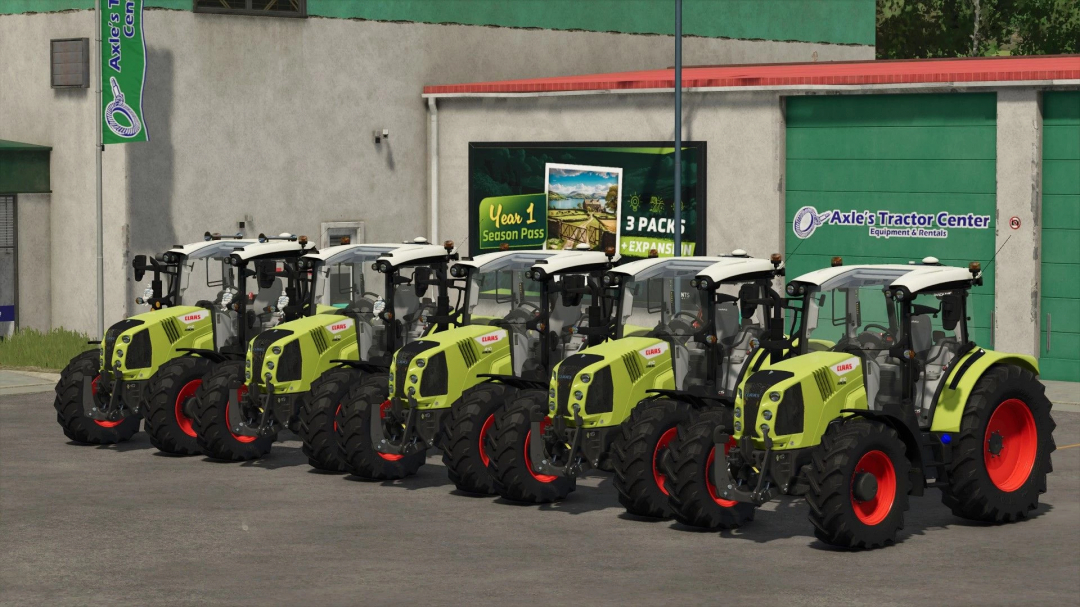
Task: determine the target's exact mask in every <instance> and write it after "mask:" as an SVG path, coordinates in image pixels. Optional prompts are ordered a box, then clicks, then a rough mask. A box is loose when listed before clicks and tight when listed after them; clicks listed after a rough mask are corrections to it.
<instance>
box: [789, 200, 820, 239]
mask: <svg viewBox="0 0 1080 607" xmlns="http://www.w3.org/2000/svg"><path fill="white" fill-rule="evenodd" d="M822 223H823V222H822V221H821V219H820V218H819V217H818V212H817V209H815V208H814V207H803V208H801V209H799V210H798V211H796V212H795V221H793V222H792V223H791V229H792V231H794V232H795V236H798V237H799V238H810V236H811V235H812V234H813V233H814V230H816V229H817V227H818V226H819V225H821V224H822Z"/></svg>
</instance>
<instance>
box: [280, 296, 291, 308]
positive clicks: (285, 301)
mask: <svg viewBox="0 0 1080 607" xmlns="http://www.w3.org/2000/svg"><path fill="white" fill-rule="evenodd" d="M287 305H289V296H288V295H282V296H281V297H278V298H277V309H278V310H284V309H285V306H287Z"/></svg>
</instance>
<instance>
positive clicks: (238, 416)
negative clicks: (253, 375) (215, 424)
mask: <svg viewBox="0 0 1080 607" xmlns="http://www.w3.org/2000/svg"><path fill="white" fill-rule="evenodd" d="M241 385H243V384H238V385H237V386H235V387H232V388H231V389H230V390H229V419H227V420H226V421H227V422H228V424H229V428H231V429H232V433H233V434H235V435H237V436H253V437H256V438H258V437H262V436H269V435H271V434H273V433H274V432H275V430H274V422H275V419H274V418H273V417H271V415H270V412H271V410H272V409H273V406H274V384H272V383H270V382H267V383H266V392H265V393H264V394H262V395H253V394H252V393H251V390H248V391H247V392H245V393H244V401H245V402H243V403H241V402H240V399H239V397H238V396H237V392H238V390H239V388H240V386H241ZM260 398H261V399H262V404H261V405H260V404H259V402H258V400H256V399H260ZM251 410H257V411H260V413H259V421H258V423H257V424H254V425H252V424H249V423H248V421H247V420H248V419H249V418H247V417H246V415H245V414H244V412H245V411H251ZM282 426H285V424H284V423H283V424H282Z"/></svg>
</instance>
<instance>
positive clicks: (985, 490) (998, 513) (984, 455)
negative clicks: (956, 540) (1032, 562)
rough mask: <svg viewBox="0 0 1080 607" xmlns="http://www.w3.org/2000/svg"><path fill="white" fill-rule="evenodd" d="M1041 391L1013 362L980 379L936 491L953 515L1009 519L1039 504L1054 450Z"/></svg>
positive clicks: (1051, 425) (1033, 378) (1050, 420)
mask: <svg viewBox="0 0 1080 607" xmlns="http://www.w3.org/2000/svg"><path fill="white" fill-rule="evenodd" d="M1045 390H1046V388H1045V386H1043V384H1042V382H1040V381H1039V380H1038V378H1037V377H1036V376H1035V374H1034V373H1032V372H1031V371H1028V370H1026V369H1021V368H1020V367H1017V366H1013V365H995V366H992V367H990V368H989V369H988V370H987V371H986V373H985V374H984V375H983V376H982V377H981V378H979V381H978V382H977V383H976V384H975V389H974V390H972V392H971V395H970V396H969V397H968V401H967V403H966V404H965V405H964V414H963V417H962V418H961V421H960V433H959V435H958V436H957V437H956V441H955V444H954V446H953V459H952V463H951V464H950V465H949V467H948V469H947V473H948V481H949V482H948V485H947V486H946V487H944V488H942V491H941V501H942V502H943V503H944V504H945V505H946V506H948V507H949V508H950V509H952V511H953V514H955V515H957V516H960V517H963V518H966V519H971V520H975V521H984V522H988V523H1008V522H1013V521H1017V520H1020V519H1024V518H1027V517H1028V514H1029V513H1030V512H1031V511H1033V510H1035V509H1037V508H1038V507H1039V494H1041V493H1045V492H1046V475H1047V474H1048V473H1049V472H1051V471H1052V470H1053V466H1052V465H1051V462H1050V454H1051V453H1053V452H1054V450H1055V449H1056V448H1057V445H1056V444H1055V443H1054V428H1055V427H1056V424H1055V423H1054V418H1053V417H1051V415H1050V408H1051V404H1050V400H1049V399H1048V398H1046V394H1045ZM995 441H996V442H998V443H999V444H997V445H995V444H994V442H995ZM995 449H996V450H997V453H996V454H995V453H994V450H995Z"/></svg>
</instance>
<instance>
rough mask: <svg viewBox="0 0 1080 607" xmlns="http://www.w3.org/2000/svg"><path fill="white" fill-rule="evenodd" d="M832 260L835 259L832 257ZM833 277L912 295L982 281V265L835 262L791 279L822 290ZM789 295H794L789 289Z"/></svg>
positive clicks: (933, 261)
mask: <svg viewBox="0 0 1080 607" xmlns="http://www.w3.org/2000/svg"><path fill="white" fill-rule="evenodd" d="M834 261H835V260H834ZM836 279H840V280H838V281H837V282H836V283H832V284H837V283H838V282H843V283H844V285H843V286H853V285H852V284H851V283H852V281H858V280H860V279H861V280H863V281H865V283H866V284H868V285H871V284H883V283H884V284H886V286H887V288H891V289H898V288H903V289H906V290H907V291H908V293H910V294H912V295H917V294H918V293H921V292H923V291H940V290H943V289H955V288H958V287H963V288H967V287H970V286H971V285H972V284H981V281H982V269H981V266H980V264H979V263H978V262H973V263H972V264H971V266H969V267H968V268H957V267H955V266H943V265H940V263H938V260H937V258H935V257H927V258H925V259H923V261H922V263H921V264H910V265H901V264H879V265H872V264H867V265H855V266H843V265H835V266H833V267H831V268H824V269H821V270H816V271H814V272H810V273H809V274H803V275H802V276H800V277H798V278H796V279H795V280H793V281H792V282H793V283H804V284H810V285H815V286H817V287H820V288H821V289H822V290H829V289H831V288H832V286H831V285H830V283H831V282H832V281H834V280H836ZM788 294H789V295H795V293H791V291H790V290H789V291H788Z"/></svg>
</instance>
